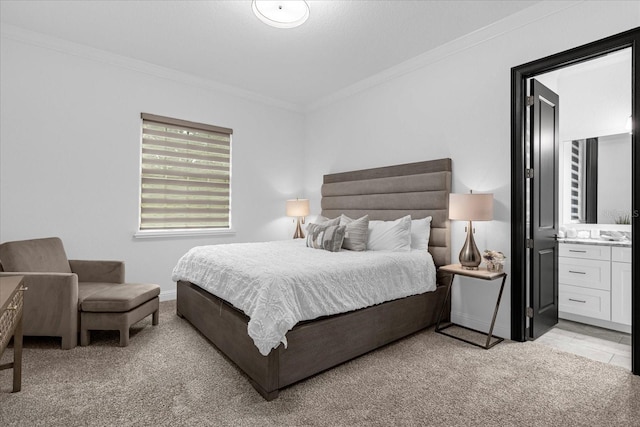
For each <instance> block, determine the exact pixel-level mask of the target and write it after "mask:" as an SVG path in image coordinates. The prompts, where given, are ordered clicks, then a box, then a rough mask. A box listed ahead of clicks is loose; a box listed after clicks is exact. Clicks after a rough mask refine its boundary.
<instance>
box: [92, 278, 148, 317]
mask: <svg viewBox="0 0 640 427" xmlns="http://www.w3.org/2000/svg"><path fill="white" fill-rule="evenodd" d="M99 285H101V284H99ZM97 288H98V286H96V287H95V289H97ZM89 292H90V291H89V290H88V289H87V295H86V296H85V298H84V299H83V300H82V302H81V303H80V309H81V311H88V312H94V313H104V312H113V313H123V312H126V311H129V310H132V309H134V308H136V307H138V306H139V305H141V304H144V303H145V302H147V301H149V300H151V299H153V298H155V297H157V296H158V295H160V286H158V285H153V284H150V283H122V284H116V285H114V284H110V285H109V286H108V287H105V288H102V289H99V290H96V292H92V293H89Z"/></svg>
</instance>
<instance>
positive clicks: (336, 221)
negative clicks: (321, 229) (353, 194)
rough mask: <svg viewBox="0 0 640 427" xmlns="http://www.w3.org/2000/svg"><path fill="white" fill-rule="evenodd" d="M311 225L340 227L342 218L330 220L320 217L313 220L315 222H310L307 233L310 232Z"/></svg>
mask: <svg viewBox="0 0 640 427" xmlns="http://www.w3.org/2000/svg"><path fill="white" fill-rule="evenodd" d="M311 224H314V225H326V226H329V225H340V217H337V218H333V219H329V218H325V217H323V216H322V215H318V216H317V217H316V219H314V220H313V222H310V223H309V224H307V233H308V232H309V227H310V226H311Z"/></svg>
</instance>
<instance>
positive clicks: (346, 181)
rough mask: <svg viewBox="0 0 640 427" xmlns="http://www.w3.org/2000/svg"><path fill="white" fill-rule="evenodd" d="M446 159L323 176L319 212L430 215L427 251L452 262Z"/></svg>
mask: <svg viewBox="0 0 640 427" xmlns="http://www.w3.org/2000/svg"><path fill="white" fill-rule="evenodd" d="M450 192H451V159H438V160H429V161H426V162H418V163H408V164H404V165H396V166H387V167H382V168H375V169H364V170H359V171H353V172H343V173H335V174H330V175H325V176H324V183H323V184H322V215H323V216H326V217H327V218H335V217H337V216H339V215H340V214H345V215H347V216H349V217H351V218H359V217H361V216H363V215H367V214H368V215H369V219H371V220H384V221H388V220H393V219H397V218H401V217H403V216H405V215H411V217H412V218H413V219H420V218H425V217H427V216H431V217H433V220H432V221H431V237H430V238H429V252H430V253H431V255H432V256H433V260H434V262H435V264H436V265H437V266H441V265H447V264H450V263H451V249H450V248H451V233H450V229H449V193H450Z"/></svg>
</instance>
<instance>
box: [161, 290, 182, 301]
mask: <svg viewBox="0 0 640 427" xmlns="http://www.w3.org/2000/svg"><path fill="white" fill-rule="evenodd" d="M177 296H178V295H177V293H176V291H175V290H172V291H162V292H160V301H171V300H174V299H176V298H177Z"/></svg>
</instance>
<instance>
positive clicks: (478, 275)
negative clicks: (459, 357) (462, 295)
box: [436, 264, 507, 350]
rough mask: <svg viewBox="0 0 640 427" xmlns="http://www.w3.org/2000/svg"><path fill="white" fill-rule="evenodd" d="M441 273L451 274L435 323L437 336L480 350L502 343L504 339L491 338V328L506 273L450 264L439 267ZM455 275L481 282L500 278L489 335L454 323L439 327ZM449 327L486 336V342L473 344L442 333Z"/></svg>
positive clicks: (505, 279)
mask: <svg viewBox="0 0 640 427" xmlns="http://www.w3.org/2000/svg"><path fill="white" fill-rule="evenodd" d="M440 270H441V271H444V272H447V273H451V275H452V277H451V282H449V288H448V289H447V295H446V296H445V298H444V301H443V302H442V309H441V310H440V314H439V315H438V321H437V323H436V332H438V333H439V334H442V335H446V336H448V337H451V338H455V339H457V340H460V341H464V342H466V343H469V344H473V345H475V346H477V347H480V348H484V349H485V350H488V349H490V348H491V347H493V346H494V345H496V344H498V343H500V342H502V341H504V338H500V337H494V336H493V327H494V326H495V323H496V316H497V315H498V307H500V299H501V298H502V291H503V290H504V283H505V282H506V281H507V273H505V272H503V271H499V272H498V271H488V270H487V269H486V268H481V269H478V270H465V269H463V268H462V266H461V265H460V264H450V265H445V266H443V267H440ZM456 275H459V276H466V277H473V278H474V279H481V280H489V281H491V280H496V279H500V278H502V284H501V285H500V292H498V300H497V301H496V308H495V309H494V311H493V318H492V319H491V327H490V328H489V333H488V334H485V333H484V332H481V331H478V330H476V329H471V328H467V327H466V326H462V325H458V324H456V323H453V322H450V323H448V324H447V325H445V326H440V322H441V320H442V316H443V315H444V311H445V309H446V306H447V300H448V299H449V298H451V286H452V285H453V279H455V277H456ZM451 326H457V327H459V328H463V329H467V330H469V331H473V332H477V333H479V334H482V335H486V337H487V342H486V344H485V345H480V344H478V343H475V342H473V341H469V340H466V339H464V338H461V337H457V336H455V335H452V334H449V333H447V332H444V330H445V329H447V328H449V327H451ZM491 338H496V340H495V341H493V342H491Z"/></svg>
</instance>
